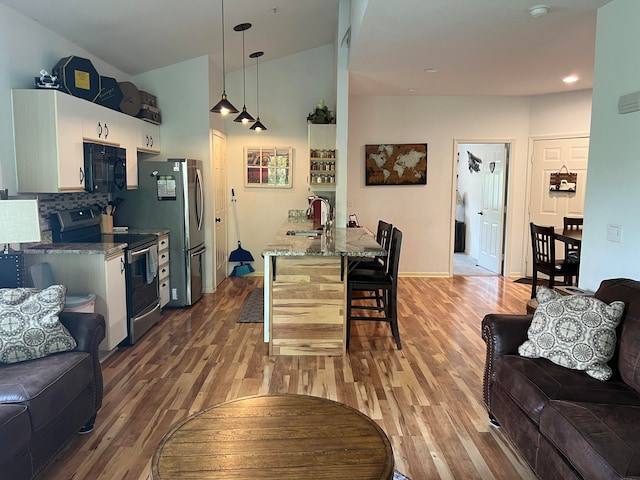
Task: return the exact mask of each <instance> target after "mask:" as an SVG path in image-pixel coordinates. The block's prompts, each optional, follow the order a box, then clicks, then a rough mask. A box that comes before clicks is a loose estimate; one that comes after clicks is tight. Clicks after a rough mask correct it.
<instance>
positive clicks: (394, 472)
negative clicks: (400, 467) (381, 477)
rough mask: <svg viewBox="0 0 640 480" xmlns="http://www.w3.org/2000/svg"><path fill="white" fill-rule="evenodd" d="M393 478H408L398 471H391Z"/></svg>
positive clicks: (395, 479) (394, 479)
mask: <svg viewBox="0 0 640 480" xmlns="http://www.w3.org/2000/svg"><path fill="white" fill-rule="evenodd" d="M393 480H409V477H406V476H404V475H403V474H401V473H400V472H399V471H397V470H394V471H393Z"/></svg>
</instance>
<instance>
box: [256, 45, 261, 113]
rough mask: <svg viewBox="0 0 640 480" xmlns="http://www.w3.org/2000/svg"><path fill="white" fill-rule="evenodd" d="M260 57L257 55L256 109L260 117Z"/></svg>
mask: <svg viewBox="0 0 640 480" xmlns="http://www.w3.org/2000/svg"><path fill="white" fill-rule="evenodd" d="M258 58H259V57H256V110H257V113H258V115H257V117H258V118H260V88H258V85H260V74H259V73H258Z"/></svg>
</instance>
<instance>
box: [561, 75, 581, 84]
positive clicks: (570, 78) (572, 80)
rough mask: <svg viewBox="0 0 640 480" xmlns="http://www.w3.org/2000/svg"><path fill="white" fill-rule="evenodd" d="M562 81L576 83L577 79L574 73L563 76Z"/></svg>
mask: <svg viewBox="0 0 640 480" xmlns="http://www.w3.org/2000/svg"><path fill="white" fill-rule="evenodd" d="M562 81H563V82H564V83H576V82H577V81H578V77H576V76H575V75H569V76H568V77H564V78H563V79H562Z"/></svg>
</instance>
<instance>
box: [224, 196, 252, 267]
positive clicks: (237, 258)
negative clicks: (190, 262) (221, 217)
mask: <svg viewBox="0 0 640 480" xmlns="http://www.w3.org/2000/svg"><path fill="white" fill-rule="evenodd" d="M231 203H232V204H233V217H234V218H235V221H236V236H237V238H238V248H236V249H235V250H234V251H232V252H231V253H230V254H229V261H230V262H240V264H239V265H236V266H235V267H233V271H232V272H231V276H232V277H239V276H241V275H246V274H247V273H251V272H253V271H254V270H253V267H252V266H251V265H248V264H246V263H244V262H253V255H251V252H250V251H248V250H245V249H244V248H242V244H241V243H240V225H239V224H238V207H237V206H236V193H235V191H234V190H233V188H232V189H231Z"/></svg>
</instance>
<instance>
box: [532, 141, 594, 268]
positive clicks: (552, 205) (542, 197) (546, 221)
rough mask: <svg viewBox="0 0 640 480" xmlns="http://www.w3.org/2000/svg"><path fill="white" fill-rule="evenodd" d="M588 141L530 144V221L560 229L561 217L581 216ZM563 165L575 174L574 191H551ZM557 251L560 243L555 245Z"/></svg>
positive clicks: (536, 142) (585, 184) (585, 182)
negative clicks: (531, 148)
mask: <svg viewBox="0 0 640 480" xmlns="http://www.w3.org/2000/svg"><path fill="white" fill-rule="evenodd" d="M588 157H589V138H588V137H575V138H560V139H546V140H545V139H542V140H534V141H533V153H532V163H531V195H530V199H529V221H531V222H533V223H535V224H536V225H553V226H554V227H556V228H558V227H559V228H562V226H563V220H562V219H563V217H565V216H567V217H582V216H584V195H585V188H586V186H587V161H588ZM563 166H566V167H567V169H568V170H569V171H570V172H571V173H577V174H578V177H577V182H576V191H575V192H567V191H553V192H552V191H550V190H549V180H550V176H551V174H552V173H555V172H558V171H559V170H560V169H561V168H562V167H563ZM526 234H527V239H528V242H527V254H526V274H527V275H528V276H530V275H531V274H532V266H531V261H532V259H531V238H530V235H531V234H530V231H529V228H528V222H527V229H526ZM556 251H558V252H562V251H563V250H562V249H561V248H560V249H559V244H558V245H556Z"/></svg>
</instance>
